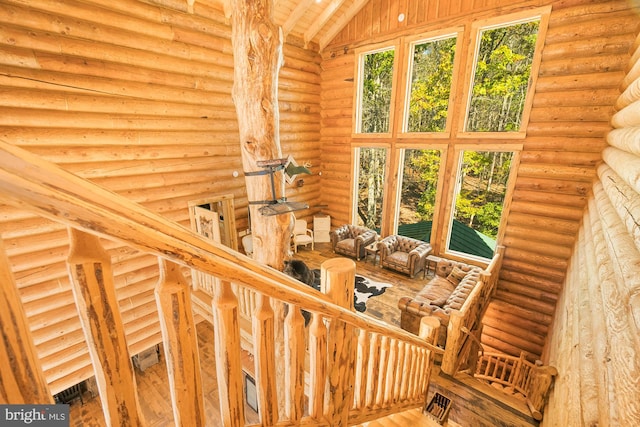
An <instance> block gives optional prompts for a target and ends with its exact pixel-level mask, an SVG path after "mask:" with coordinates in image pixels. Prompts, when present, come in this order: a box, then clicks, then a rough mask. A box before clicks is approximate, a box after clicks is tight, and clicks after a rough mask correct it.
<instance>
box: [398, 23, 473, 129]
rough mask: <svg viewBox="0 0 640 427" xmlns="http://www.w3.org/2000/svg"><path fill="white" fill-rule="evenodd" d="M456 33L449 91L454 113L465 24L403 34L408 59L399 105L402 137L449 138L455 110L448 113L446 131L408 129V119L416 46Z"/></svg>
mask: <svg viewBox="0 0 640 427" xmlns="http://www.w3.org/2000/svg"><path fill="white" fill-rule="evenodd" d="M454 36H455V37H456V54H455V56H454V58H453V75H452V77H451V92H450V93H449V103H448V107H447V108H448V109H449V110H450V111H451V112H452V113H453V112H454V109H453V106H454V100H455V98H456V92H457V88H458V86H459V83H458V81H459V74H460V67H461V61H462V57H463V56H464V55H463V54H462V53H461V52H462V47H463V43H464V40H463V38H464V27H446V28H443V29H440V30H437V31H430V32H427V33H420V34H418V35H415V36H412V37H403V38H402V39H401V44H402V46H403V49H404V50H403V52H404V56H405V58H404V61H403V67H404V68H403V69H402V72H401V73H400V75H401V76H403V82H400V86H401V87H402V92H401V93H400V94H399V101H401V103H402V106H401V107H398V109H400V111H401V114H398V121H399V122H398V123H397V124H396V129H398V132H397V137H398V138H399V139H403V138H412V139H447V138H450V137H451V132H452V129H453V127H454V122H455V118H454V114H449V115H448V116H447V122H446V125H445V131H444V132H408V131H407V130H406V129H407V126H408V120H409V103H410V102H411V83H412V79H411V74H412V73H413V50H414V48H415V46H416V45H418V44H421V43H427V42H430V41H438V40H443V39H447V38H450V37H454Z"/></svg>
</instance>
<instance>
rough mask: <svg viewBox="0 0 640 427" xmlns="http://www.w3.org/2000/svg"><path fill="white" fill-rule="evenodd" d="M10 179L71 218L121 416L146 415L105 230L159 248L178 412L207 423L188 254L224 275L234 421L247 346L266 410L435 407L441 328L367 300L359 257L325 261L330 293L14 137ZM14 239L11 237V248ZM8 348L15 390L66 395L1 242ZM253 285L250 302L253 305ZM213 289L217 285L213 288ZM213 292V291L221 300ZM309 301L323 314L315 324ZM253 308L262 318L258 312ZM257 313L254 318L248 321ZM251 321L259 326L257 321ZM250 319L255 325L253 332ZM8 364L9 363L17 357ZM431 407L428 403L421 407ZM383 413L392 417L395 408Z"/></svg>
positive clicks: (108, 397) (85, 309)
mask: <svg viewBox="0 0 640 427" xmlns="http://www.w3.org/2000/svg"><path fill="white" fill-rule="evenodd" d="M0 188H1V189H2V190H1V193H2V197H3V200H4V201H5V202H6V203H9V204H13V205H15V206H19V207H20V208H21V209H26V210H30V211H32V212H35V213H37V214H39V215H41V216H43V217H46V218H48V219H51V220H54V221H57V222H60V223H63V224H65V225H67V226H68V227H69V239H70V246H71V249H70V254H69V257H68V261H67V264H68V269H69V272H70V277H71V278H72V286H73V287H74V295H75V299H76V306H77V310H78V314H79V316H80V320H81V322H82V323H83V330H84V331H85V338H86V340H87V343H88V346H89V351H90V353H91V358H92V360H93V361H94V371H95V376H96V380H97V384H98V389H99V392H100V396H101V400H102V407H103V412H104V415H105V420H106V422H107V424H108V425H127V426H143V425H146V423H145V421H144V418H143V416H142V413H141V410H140V404H139V402H138V396H137V393H136V380H135V375H134V373H133V367H132V364H131V358H130V356H129V353H128V348H127V343H126V339H125V331H124V327H123V323H122V319H121V317H120V312H119V307H118V302H117V298H116V293H115V285H114V280H113V274H112V267H111V259H110V256H109V255H108V253H107V252H106V251H105V250H104V248H103V247H102V246H101V242H100V239H99V237H107V238H109V239H113V240H117V241H120V242H123V243H124V244H126V245H128V246H131V247H133V248H136V249H138V250H140V251H143V252H145V253H149V254H153V255H155V256H157V257H158V264H159V269H160V280H159V282H158V284H157V287H156V290H155V297H156V302H157V306H158V314H159V317H160V324H161V329H162V335H163V346H164V348H165V354H166V355H167V357H166V363H167V372H168V375H169V385H170V390H171V396H172V402H173V404H172V406H173V415H174V421H175V423H176V425H189V426H204V425H205V424H206V421H207V420H206V419H205V418H204V411H203V402H202V386H201V378H200V371H201V370H200V361H199V358H198V349H197V344H196V342H197V340H196V337H195V322H194V318H193V307H192V306H193V303H192V296H191V283H190V281H188V280H186V278H185V277H184V276H183V275H182V270H183V269H184V268H185V267H186V268H189V269H192V270H195V271H198V272H201V273H203V274H207V275H211V276H215V277H216V278H217V279H218V280H217V285H216V286H215V287H214V288H213V289H212V295H206V298H196V300H200V301H205V303H204V304H197V305H196V310H197V312H198V313H201V314H202V315H203V316H204V317H205V318H206V319H209V320H210V321H211V320H212V322H213V325H214V328H215V340H216V343H215V351H216V369H217V378H218V391H219V395H220V413H221V417H222V420H223V424H224V425H226V426H244V425H252V424H246V423H245V421H244V420H245V417H244V413H243V411H244V400H245V395H244V388H243V380H244V373H243V369H242V368H243V367H242V362H241V349H242V347H244V346H247V347H249V348H250V349H251V354H252V355H253V356H254V359H255V366H254V372H255V383H256V388H257V396H256V399H257V401H258V406H259V408H260V423H259V424H253V425H262V426H271V425H276V424H277V425H283V426H284V425H301V424H303V425H313V426H328V425H331V426H346V425H357V424H362V423H365V422H371V421H373V420H376V419H378V418H380V416H384V415H386V416H389V419H391V417H392V415H393V414H398V415H396V417H397V418H396V420H395V421H394V422H400V420H402V419H403V417H406V416H410V415H405V413H407V411H409V412H408V414H411V411H410V410H412V409H415V408H420V407H422V406H424V402H425V401H426V396H427V391H428V387H429V379H430V375H431V368H432V366H433V362H432V361H433V357H434V355H436V354H440V355H441V354H442V350H441V349H439V348H437V347H434V346H433V345H431V344H430V342H432V341H431V340H432V335H431V336H430V335H429V334H432V333H433V331H430V330H429V329H428V328H426V329H425V330H424V331H423V333H422V334H421V336H420V337H418V336H415V335H413V334H409V333H407V332H406V331H403V330H400V329H398V328H394V327H391V326H389V325H387V324H384V323H382V322H379V321H377V320H375V319H372V318H368V317H364V316H362V315H360V314H357V313H355V312H354V311H353V310H352V309H351V307H350V305H351V304H352V302H353V294H352V293H351V294H349V293H348V292H344V290H345V289H351V292H353V287H352V286H350V285H352V284H353V282H354V274H355V264H354V263H353V261H351V260H347V259H340V258H338V259H333V260H329V261H327V262H326V263H325V264H323V266H322V270H323V274H322V276H323V285H322V286H323V289H325V290H326V292H325V293H319V292H317V291H314V290H310V289H309V288H308V287H307V286H305V285H303V284H301V283H299V282H298V281H297V280H295V279H292V278H290V277H289V276H287V275H285V274H283V273H281V272H279V271H276V270H274V269H271V268H269V267H266V266H263V265H260V264H257V263H256V262H254V261H253V260H252V259H250V258H248V257H246V256H244V255H242V254H240V253H238V252H236V251H233V250H231V249H229V248H226V247H224V246H222V245H220V244H216V243H213V242H211V241H209V240H207V239H205V238H203V237H201V236H198V235H197V234H195V233H193V232H191V231H190V230H188V229H186V228H184V227H182V226H180V225H178V224H176V223H173V222H171V221H169V220H167V219H165V218H163V217H161V216H159V215H157V214H155V213H153V212H151V211H148V210H146V209H145V208H143V207H141V206H140V205H137V204H135V203H133V202H131V201H129V200H128V199H126V198H123V197H121V196H118V195H117V194H114V193H112V192H110V191H108V190H105V189H103V188H101V187H99V186H97V185H95V184H93V183H91V182H90V181H87V180H84V179H82V178H80V177H78V176H75V175H73V174H71V173H69V172H67V171H65V170H63V169H61V168H59V167H58V166H56V165H54V164H52V163H50V162H47V161H44V160H43V159H41V158H39V157H37V156H35V155H33V154H31V153H29V152H27V151H25V150H22V149H20V148H18V147H15V146H12V145H10V144H6V143H4V142H2V141H0ZM0 249H1V248H0ZM0 274H2V277H3V278H4V280H3V281H2V287H1V288H0V290H1V294H0V300H1V301H3V302H4V305H3V306H2V310H0V324H2V325H3V332H4V333H5V336H6V339H5V340H3V341H1V342H0V354H2V353H3V352H4V353H3V354H5V355H6V354H20V355H23V357H21V358H19V360H16V363H14V364H13V370H12V371H11V372H4V371H3V373H2V381H0V395H2V396H8V399H9V400H8V401H7V402H6V403H11V404H20V403H46V404H51V403H53V398H52V395H51V393H50V391H49V388H48V385H47V382H46V379H45V378H44V375H43V371H42V368H41V365H40V361H39V359H38V355H37V352H36V350H35V346H34V344H33V340H32V338H31V335H30V331H29V325H28V323H27V318H26V316H25V312H24V307H23V306H22V302H21V299H20V294H19V291H18V289H17V286H16V284H15V281H14V280H13V275H12V272H11V266H10V265H9V262H8V260H7V257H6V254H5V253H4V251H0ZM246 295H250V296H249V298H248V299H249V302H250V304H247V298H246ZM199 296H200V297H202V296H203V295H199ZM207 298H210V301H211V304H210V305H209V304H208V299H207ZM300 309H305V310H306V311H308V312H310V313H312V320H311V323H310V324H309V325H308V327H305V325H304V320H303V317H302V315H301V312H300ZM247 313H248V317H249V318H246V317H247ZM243 325H244V326H243ZM246 325H250V328H249V327H248V326H246ZM247 329H250V334H249V333H248V331H247ZM7 371H8V370H7ZM418 415H419V414H418ZM379 422H383V421H382V420H381V421H379Z"/></svg>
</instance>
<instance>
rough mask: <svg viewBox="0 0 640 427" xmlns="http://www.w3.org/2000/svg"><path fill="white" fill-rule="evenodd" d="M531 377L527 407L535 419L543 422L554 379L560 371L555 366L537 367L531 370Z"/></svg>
mask: <svg viewBox="0 0 640 427" xmlns="http://www.w3.org/2000/svg"><path fill="white" fill-rule="evenodd" d="M529 375H531V376H532V378H531V382H530V385H529V390H528V392H527V406H528V407H529V410H530V411H531V414H532V415H533V418H534V419H536V420H538V421H540V420H542V410H543V409H544V405H545V404H546V403H547V397H548V395H549V390H550V388H551V385H552V384H553V379H554V377H555V376H556V375H558V370H557V369H556V368H554V367H553V366H541V365H538V364H536V366H535V367H534V368H533V369H531V372H530V373H529Z"/></svg>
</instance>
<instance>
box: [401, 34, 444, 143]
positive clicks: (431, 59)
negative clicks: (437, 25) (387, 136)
mask: <svg viewBox="0 0 640 427" xmlns="http://www.w3.org/2000/svg"><path fill="white" fill-rule="evenodd" d="M456 40H457V37H456V36H446V37H445V38H442V39H439V40H429V41H425V42H419V43H417V44H414V45H412V51H413V55H412V63H411V95H410V96H409V104H408V112H407V114H406V115H407V118H406V119H405V120H406V123H405V127H406V131H407V132H444V131H445V130H446V126H447V117H449V97H450V95H451V81H452V78H453V60H454V57H455V53H456Z"/></svg>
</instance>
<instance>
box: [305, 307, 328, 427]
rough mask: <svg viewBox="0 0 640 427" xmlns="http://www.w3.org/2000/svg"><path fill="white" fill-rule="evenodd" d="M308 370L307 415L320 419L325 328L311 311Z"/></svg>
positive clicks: (324, 363) (325, 364) (323, 381)
mask: <svg viewBox="0 0 640 427" xmlns="http://www.w3.org/2000/svg"><path fill="white" fill-rule="evenodd" d="M309 372H310V381H309V382H310V384H309V415H310V416H311V418H313V419H315V420H320V419H321V418H322V415H323V410H324V392H325V386H326V380H327V328H326V326H325V325H324V321H323V320H322V316H321V315H320V314H318V313H313V317H312V320H311V326H310V328H309Z"/></svg>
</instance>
